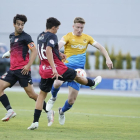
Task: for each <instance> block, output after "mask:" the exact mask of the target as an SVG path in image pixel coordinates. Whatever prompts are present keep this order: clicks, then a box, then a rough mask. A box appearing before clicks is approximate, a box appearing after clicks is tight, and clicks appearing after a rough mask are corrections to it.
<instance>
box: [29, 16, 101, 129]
mask: <svg viewBox="0 0 140 140" xmlns="http://www.w3.org/2000/svg"><path fill="white" fill-rule="evenodd" d="M59 25H60V21H58V20H57V19H56V18H53V17H51V18H48V19H47V23H46V31H45V32H42V33H40V34H39V36H38V39H37V41H38V42H37V43H38V45H37V49H38V54H39V57H40V60H41V64H40V67H39V73H40V76H41V81H40V84H39V87H40V89H41V90H40V93H39V96H38V98H37V102H36V107H35V111H34V120H33V123H32V124H31V126H30V127H28V129H29V130H34V129H36V128H38V122H39V118H40V115H41V111H42V108H43V101H44V100H45V98H46V96H47V94H48V92H50V91H51V88H52V85H53V82H54V80H55V79H59V80H62V81H73V80H75V81H77V82H78V83H80V84H83V85H87V86H90V87H94V86H95V85H96V84H98V83H100V82H101V77H100V78H99V79H98V81H94V80H93V81H92V80H91V79H89V78H84V77H81V76H80V75H78V74H77V72H76V71H75V70H74V69H71V68H68V67H67V66H66V65H65V64H64V63H63V62H62V61H61V57H60V52H59V50H58V40H57V36H56V35H55V34H56V33H57V30H58V29H59ZM63 116H64V115H63V112H62V110H61V108H59V118H60V119H61V121H63V119H64V118H63Z"/></svg>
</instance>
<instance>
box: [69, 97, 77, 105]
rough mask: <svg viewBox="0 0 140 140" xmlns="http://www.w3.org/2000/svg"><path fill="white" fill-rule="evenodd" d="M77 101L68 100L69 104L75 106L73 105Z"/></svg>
mask: <svg viewBox="0 0 140 140" xmlns="http://www.w3.org/2000/svg"><path fill="white" fill-rule="evenodd" d="M75 101H76V98H75V99H69V100H68V103H69V104H70V105H73V104H74V103H75Z"/></svg>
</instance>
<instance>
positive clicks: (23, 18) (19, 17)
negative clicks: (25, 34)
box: [13, 14, 27, 24]
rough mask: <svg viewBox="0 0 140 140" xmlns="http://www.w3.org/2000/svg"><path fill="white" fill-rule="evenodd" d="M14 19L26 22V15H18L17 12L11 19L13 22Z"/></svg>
mask: <svg viewBox="0 0 140 140" xmlns="http://www.w3.org/2000/svg"><path fill="white" fill-rule="evenodd" d="M16 20H21V21H23V22H24V24H25V23H26V22H27V17H26V16H25V15H19V14H17V15H16V16H15V17H14V19H13V23H14V24H16Z"/></svg>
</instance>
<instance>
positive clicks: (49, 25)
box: [46, 17, 61, 29]
mask: <svg viewBox="0 0 140 140" xmlns="http://www.w3.org/2000/svg"><path fill="white" fill-rule="evenodd" d="M60 24H61V23H60V21H59V20H57V19H56V18H54V17H50V18H48V19H47V21H46V29H51V28H52V27H53V26H55V27H57V26H59V25H60Z"/></svg>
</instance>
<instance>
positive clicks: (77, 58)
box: [63, 32, 96, 69]
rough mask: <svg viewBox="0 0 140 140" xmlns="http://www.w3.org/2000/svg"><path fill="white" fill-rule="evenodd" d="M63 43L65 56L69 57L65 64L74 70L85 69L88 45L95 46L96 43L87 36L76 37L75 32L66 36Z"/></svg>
mask: <svg viewBox="0 0 140 140" xmlns="http://www.w3.org/2000/svg"><path fill="white" fill-rule="evenodd" d="M63 41H64V42H65V45H64V54H66V56H67V59H66V61H65V64H66V65H67V66H68V67H70V68H73V69H77V68H84V65H85V62H86V50H87V47H88V44H90V45H94V43H95V42H96V41H95V40H94V39H93V38H92V37H91V36H89V35H87V34H84V33H82V35H81V36H76V35H74V34H73V32H70V33H68V34H66V35H64V36H63Z"/></svg>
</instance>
